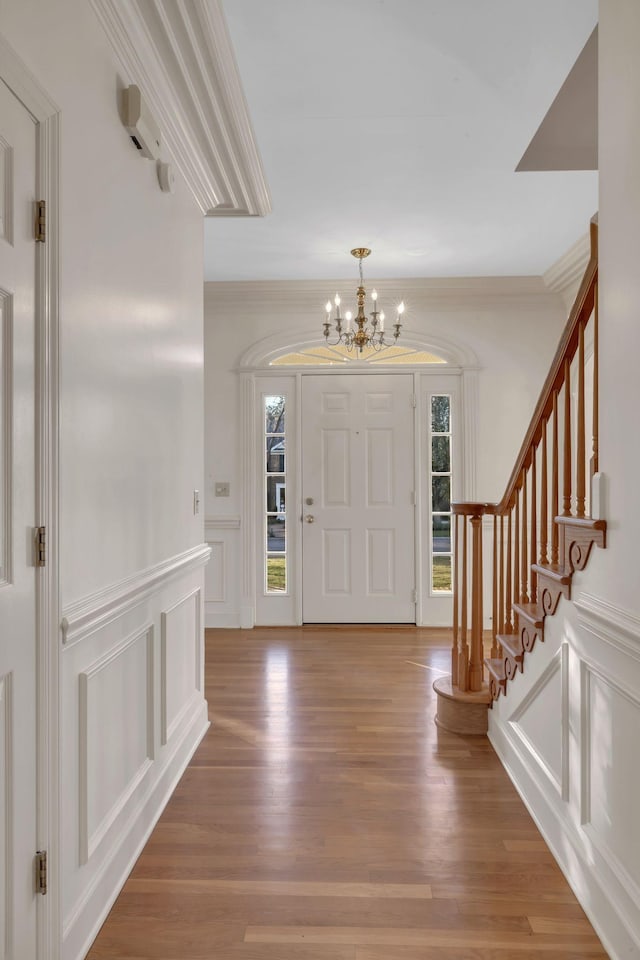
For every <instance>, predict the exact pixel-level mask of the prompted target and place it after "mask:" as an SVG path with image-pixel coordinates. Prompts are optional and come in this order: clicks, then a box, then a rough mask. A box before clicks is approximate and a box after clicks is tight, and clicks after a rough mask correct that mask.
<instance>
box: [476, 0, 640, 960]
mask: <svg viewBox="0 0 640 960" xmlns="http://www.w3.org/2000/svg"><path fill="white" fill-rule="evenodd" d="M638 36H640V6H639V5H638V3H637V2H636V0H601V3H600V26H599V58H600V64H599V77H600V79H599V84H600V91H599V100H600V102H599V117H600V120H599V123H600V148H599V152H600V210H599V250H600V268H599V287H600V469H601V471H602V472H603V473H604V475H605V478H606V486H607V493H606V497H605V504H604V516H605V519H606V521H607V547H606V549H605V550H594V552H593V555H592V557H591V558H590V560H589V565H588V567H587V569H586V570H585V572H584V573H583V574H581V575H580V576H578V577H576V578H575V580H574V584H573V586H572V594H573V600H574V602H573V603H568V604H565V603H564V602H561V605H560V608H559V611H558V614H557V616H556V617H555V618H553V621H552V622H551V623H550V624H549V621H547V624H548V625H547V624H545V643H544V646H543V648H541V649H540V650H536V651H535V652H534V654H533V656H532V657H530V658H529V660H528V662H527V664H526V670H525V674H524V675H523V676H522V677H521V678H518V679H517V681H516V682H515V683H514V684H513V685H512V686H511V689H510V691H509V693H508V696H507V697H506V699H502V700H501V701H500V703H499V704H498V707H497V709H495V710H493V711H492V713H491V715H490V735H491V739H492V741H493V743H494V745H496V747H497V748H498V750H499V752H500V754H501V756H502V757H503V759H504V761H505V762H506V763H507V765H508V768H509V769H510V772H511V775H512V776H513V778H514V780H515V783H516V786H517V787H518V789H519V790H520V792H521V793H522V795H523V796H524V799H525V801H526V802H527V804H528V806H529V807H530V809H531V812H532V814H533V816H534V817H535V818H536V820H537V821H538V823H539V824H540V825H541V828H542V831H543V834H544V835H545V837H546V838H547V840H548V842H549V843H550V845H551V846H552V849H553V850H554V852H555V854H556V857H557V858H558V861H559V863H560V865H561V866H562V868H563V870H564V872H565V873H566V875H567V877H568V879H569V881H570V883H571V884H572V886H573V888H574V890H575V891H576V893H577V895H578V898H579V899H580V901H581V903H582V905H583V906H584V908H585V910H586V912H587V914H588V915H589V917H590V919H591V920H592V922H593V923H594V926H595V927H596V930H597V931H598V933H599V934H600V936H601V938H602V940H603V942H604V944H605V947H606V948H607V950H608V952H609V954H610V956H611V957H612V958H614V960H620V958H639V957H640V829H639V827H638V815H637V811H638V801H639V799H640V776H639V774H638V743H639V742H640V602H639V600H638V565H637V555H638V554H637V543H638V530H639V526H640V523H639V517H640V511H639V507H638V504H639V502H640V501H639V500H638V470H639V469H640V448H639V446H638V443H637V437H636V432H637V431H636V426H635V421H636V418H637V413H636V411H637V409H638V403H639V401H640V391H639V388H638V383H639V380H638V364H637V358H638V355H639V354H640V325H639V324H638V304H639V303H640V272H639V271H638V265H637V259H638V258H637V251H638V249H639V248H640V192H639V191H638V175H637V172H638V169H639V167H640V129H639V128H638V123H637V104H638V100H639V99H640V62H639V61H638V57H637V38H638ZM554 656H555V657H557V658H558V659H557V664H558V667H557V670H555V671H554V672H552V674H548V673H547V674H546V675H545V667H546V665H547V664H548V663H549V662H550V661H551V659H552V658H553V657H554ZM523 722H524V723H526V724H527V729H528V734H529V736H528V742H526V741H523V739H522V736H521V732H522V728H523ZM545 766H546V767H547V768H551V769H553V768H555V769H556V771H557V776H556V780H557V781H558V782H557V783H554V782H553V780H554V778H553V777H551V778H550V777H549V776H548V775H547V774H546V773H545V769H544V768H545ZM563 783H564V789H560V788H561V787H562V784H563Z"/></svg>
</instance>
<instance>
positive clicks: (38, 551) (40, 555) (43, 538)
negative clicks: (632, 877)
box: [34, 527, 47, 567]
mask: <svg viewBox="0 0 640 960" xmlns="http://www.w3.org/2000/svg"><path fill="white" fill-rule="evenodd" d="M34 563H35V566H36V567H46V565H47V528H46V527H36V529H35V539H34Z"/></svg>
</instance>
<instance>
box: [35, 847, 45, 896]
mask: <svg viewBox="0 0 640 960" xmlns="http://www.w3.org/2000/svg"><path fill="white" fill-rule="evenodd" d="M46 892H47V851H46V850H38V851H37V853H36V893H41V894H42V895H43V896H44V894H45V893H46Z"/></svg>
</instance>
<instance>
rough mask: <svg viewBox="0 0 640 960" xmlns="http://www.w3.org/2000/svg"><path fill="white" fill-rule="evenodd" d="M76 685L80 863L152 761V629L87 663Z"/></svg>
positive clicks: (105, 830)
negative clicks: (77, 695) (78, 704)
mask: <svg viewBox="0 0 640 960" xmlns="http://www.w3.org/2000/svg"><path fill="white" fill-rule="evenodd" d="M79 681H80V711H79V730H78V734H79V741H80V821H79V825H80V862H81V863H86V862H87V861H88V859H89V857H90V856H91V855H92V853H93V852H94V850H95V849H96V847H97V846H98V844H99V843H100V841H101V840H102V839H103V838H104V837H105V835H106V834H107V833H108V831H109V828H110V827H111V826H112V824H113V823H114V821H115V819H116V818H117V816H118V814H119V813H121V812H123V811H126V807H127V802H128V800H129V799H130V797H131V796H132V794H133V792H134V790H135V788H136V787H137V785H138V784H139V783H140V781H141V780H142V778H143V777H144V775H145V774H146V773H147V771H148V770H149V768H150V766H151V761H152V760H153V754H154V731H153V721H154V711H153V626H151V625H149V626H148V627H146V628H145V629H143V630H142V631H141V632H139V633H136V634H134V635H133V636H132V637H130V638H129V639H127V640H125V641H124V643H122V644H120V645H119V646H117V647H116V648H115V649H114V650H112V651H111V652H110V653H108V654H106V656H104V657H102V658H101V659H100V660H98V661H97V662H96V663H94V664H92V665H91V666H90V667H88V668H87V670H86V671H83V672H82V673H81V674H80V676H79ZM123 747H124V749H123Z"/></svg>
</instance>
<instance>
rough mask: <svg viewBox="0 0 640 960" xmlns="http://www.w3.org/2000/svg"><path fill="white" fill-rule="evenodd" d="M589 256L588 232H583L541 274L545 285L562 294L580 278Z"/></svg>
mask: <svg viewBox="0 0 640 960" xmlns="http://www.w3.org/2000/svg"><path fill="white" fill-rule="evenodd" d="M590 256H591V242H590V239H589V234H588V233H585V235H584V236H583V237H580V239H579V240H578V241H576V243H574V244H573V246H572V247H569V249H568V250H567V252H566V253H565V254H563V255H562V256H561V257H560V259H559V260H556V262H555V263H554V264H553V265H552V266H551V267H549V269H548V270H547V271H546V273H545V274H543V277H542V279H543V281H544V284H545V286H546V287H547V288H548V289H549V290H551V291H552V292H553V293H559V294H560V295H561V296H562V295H563V294H564V292H565V291H566V290H570V289H572V288H573V287H574V286H575V284H576V283H577V282H578V281H579V280H580V279H582V277H583V276H584V272H585V270H586V269H587V264H588V262H589V257H590Z"/></svg>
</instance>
